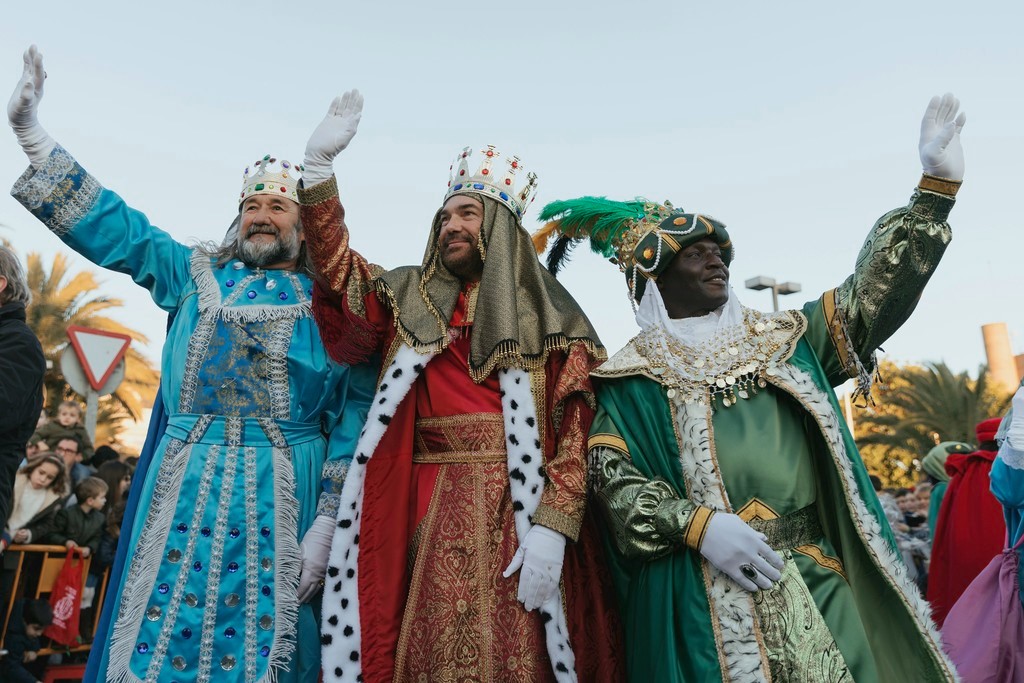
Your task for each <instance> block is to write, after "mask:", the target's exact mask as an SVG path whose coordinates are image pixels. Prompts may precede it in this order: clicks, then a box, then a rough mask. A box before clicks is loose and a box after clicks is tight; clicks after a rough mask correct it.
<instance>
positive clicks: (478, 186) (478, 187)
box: [473, 183, 484, 190]
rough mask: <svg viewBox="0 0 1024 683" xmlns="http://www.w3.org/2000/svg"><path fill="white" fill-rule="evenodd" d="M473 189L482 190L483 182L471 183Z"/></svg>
mask: <svg viewBox="0 0 1024 683" xmlns="http://www.w3.org/2000/svg"><path fill="white" fill-rule="evenodd" d="M473 189H474V190H482V189H484V184H483V183H473Z"/></svg>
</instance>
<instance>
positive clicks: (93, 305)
mask: <svg viewBox="0 0 1024 683" xmlns="http://www.w3.org/2000/svg"><path fill="white" fill-rule="evenodd" d="M25 264H26V275H27V277H28V286H29V289H30V290H31V291H32V303H31V305H29V307H28V309H27V311H26V317H27V322H28V326H29V327H30V328H32V330H33V331H34V332H35V333H36V336H37V337H39V342H40V344H42V346H43V354H44V355H45V356H46V359H47V360H48V361H50V363H51V366H50V368H49V369H48V370H47V371H46V376H45V378H44V384H45V386H46V411H47V413H48V414H50V415H52V414H53V412H54V410H55V409H56V407H57V404H58V403H60V402H61V401H62V400H64V399H66V398H73V399H76V400H82V397H80V396H78V395H77V394H76V393H75V392H73V391H72V390H71V387H69V386H68V385H67V383H66V382H65V381H64V376H63V375H62V374H61V371H60V356H61V353H62V352H63V351H64V348H65V347H66V346H67V345H68V335H67V328H68V326H69V325H81V326H83V327H92V328H96V329H99V330H105V331H108V332H119V333H122V334H127V335H129V336H130V337H131V338H132V339H133V340H134V341H136V342H139V343H143V344H145V343H147V341H148V340H147V339H146V337H145V336H144V335H143V334H142V333H140V332H137V331H136V330H133V329H131V328H129V327H126V326H124V325H122V324H121V323H119V322H117V321H115V320H111V319H110V318H108V317H106V315H104V313H106V312H108V311H110V310H112V309H116V308H119V307H121V306H123V305H124V302H122V301H121V300H120V299H115V298H112V297H108V296H103V295H101V294H99V293H98V290H99V283H98V282H97V281H96V277H95V275H94V274H93V273H92V272H90V271H80V272H77V273H71V272H70V270H69V263H68V258H67V257H66V256H65V255H63V254H57V255H56V256H55V257H54V259H53V263H52V264H50V268H49V272H47V269H46V268H45V266H44V264H43V261H42V258H41V256H40V255H39V254H36V253H29V254H28V255H27V256H26V259H25ZM125 362H126V365H125V378H124V381H123V382H122V383H121V386H119V387H118V389H117V391H115V392H114V393H113V394H111V395H110V396H106V397H103V398H101V399H100V401H99V413H98V415H97V420H96V439H95V442H96V445H101V444H112V445H114V447H115V448H117V447H118V446H120V444H119V443H118V441H117V436H118V434H119V433H120V432H122V431H123V430H124V426H125V425H124V422H125V421H126V420H134V421H136V422H137V421H138V420H139V419H141V417H142V411H143V409H144V408H146V407H149V406H151V405H152V404H153V398H154V396H155V395H156V390H157V388H158V386H159V382H160V373H159V372H158V371H157V369H156V368H155V367H153V365H152V364H151V363H150V362H149V360H148V359H147V358H146V357H145V356H143V355H142V354H140V353H139V352H138V351H137V350H136V349H135V348H134V346H129V347H128V351H127V353H126V355H125Z"/></svg>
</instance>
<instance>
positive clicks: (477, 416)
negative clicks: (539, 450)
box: [412, 413, 507, 464]
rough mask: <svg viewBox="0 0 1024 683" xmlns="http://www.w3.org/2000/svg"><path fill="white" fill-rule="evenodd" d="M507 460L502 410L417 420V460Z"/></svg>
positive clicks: (415, 442)
mask: <svg viewBox="0 0 1024 683" xmlns="http://www.w3.org/2000/svg"><path fill="white" fill-rule="evenodd" d="M506 460H507V456H506V451H505V419H504V418H503V417H502V415H501V413H465V414H463V415H451V416H448V417H425V418H420V419H418V420H416V434H415V438H414V439H413V453H412V461H413V462H414V463H438V464H451V463H495V462H505V461H506Z"/></svg>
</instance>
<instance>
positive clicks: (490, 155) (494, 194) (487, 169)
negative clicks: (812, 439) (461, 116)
mask: <svg viewBox="0 0 1024 683" xmlns="http://www.w3.org/2000/svg"><path fill="white" fill-rule="evenodd" d="M470 154H472V150H471V148H469V147H464V148H463V149H462V152H461V153H460V154H459V156H458V157H456V159H455V161H453V162H452V165H451V167H450V168H449V176H448V192H447V193H446V194H445V196H444V200H445V201H448V198H449V197H451V196H453V195H456V194H466V193H470V194H481V195H483V196H485V197H491V198H492V199H496V200H498V201H499V202H501V203H502V204H504V205H505V206H507V207H508V208H509V210H511V211H512V213H514V214H515V215H516V217H517V218H520V219H521V218H522V217H523V213H524V212H525V211H526V209H527V208H528V207H529V206H530V204H531V203H532V202H533V200H534V199H536V197H535V195H534V193H535V192H536V191H537V174H536V173H533V172H530V173H527V174H526V184H525V185H524V186H523V187H522V188H521V189H519V190H517V189H516V173H518V172H519V171H521V170H522V168H523V164H522V162H520V161H519V157H517V156H514V155H513V156H510V157H508V158H506V159H505V164H506V166H507V168H505V169H504V172H502V171H501V169H500V167H499V168H498V169H496V168H495V163H496V162H497V161H498V157H500V156H501V152H499V151H498V150H496V149H495V148H494V145H487V147H486V148H485V149H482V150H480V155H481V157H480V167H479V168H478V169H477V170H476V173H474V174H473V175H470V174H469V156H470ZM499 166H500V165H499Z"/></svg>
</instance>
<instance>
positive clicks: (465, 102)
mask: <svg viewBox="0 0 1024 683" xmlns="http://www.w3.org/2000/svg"><path fill="white" fill-rule="evenodd" d="M1022 7H1024V5H1021V3H1018V2H1010V1H1009V0H1006V1H1004V2H984V1H982V2H974V3H970V4H968V3H962V2H945V1H942V0H938V1H935V2H928V3H923V2H901V3H896V2H891V1H890V2H876V1H873V0H868V1H866V2H860V3H821V2H785V3H753V2H742V1H740V2H731V3H725V2H722V3H713V2H702V3H693V2H686V1H683V0H675V1H664V2H653V1H644V0H641V1H634V2H630V3H610V2H576V1H575V0H572V1H567V2H533V1H532V0H531V1H526V2H515V3H451V4H445V3H427V2H405V1H404V0H402V1H396V2H390V3H353V2H337V1H335V2H319V1H317V2H287V3H286V2H280V1H279V2H267V1H264V0H251V1H249V2H245V3H238V2H209V1H207V2H195V1H193V0H180V1H179V2H176V3H138V2H120V1H118V2H102V1H101V2H95V3H81V2H77V1H76V2H46V1H44V0H40V2H36V3H33V4H31V5H29V4H25V6H24V9H23V10H21V11H19V12H5V13H4V17H3V20H2V21H0V95H3V96H8V93H10V92H12V91H13V89H14V87H15V85H16V84H17V82H18V79H19V78H20V75H21V68H22V66H21V64H22V62H21V54H22V52H23V51H24V49H26V48H27V47H28V46H29V45H30V44H32V43H35V44H37V45H38V46H39V48H40V50H41V51H42V53H43V55H44V59H45V67H46V70H47V72H48V79H47V81H46V91H45V94H44V97H43V101H42V105H41V108H40V113H39V118H40V122H41V124H42V125H43V126H44V127H45V128H46V129H47V130H48V131H49V133H50V134H51V135H52V136H53V137H54V138H55V139H56V140H57V141H58V142H59V143H60V144H62V145H63V146H64V147H65V148H67V149H68V150H69V151H70V152H71V153H72V154H73V155H74V156H75V157H76V158H77V159H78V161H79V162H80V163H82V165H83V166H84V167H85V168H87V169H88V170H89V171H90V172H91V173H92V174H93V175H95V176H96V177H97V178H99V179H100V181H101V182H102V183H103V184H104V186H105V187H107V188H109V189H111V190H114V191H116V192H118V193H119V194H120V195H121V196H122V197H124V198H125V200H126V201H127V202H128V203H129V204H130V205H131V206H133V207H135V208H137V209H139V210H141V211H143V212H145V213H146V215H147V216H148V217H149V219H150V221H151V222H152V223H153V224H154V225H158V226H160V227H161V228H163V229H164V230H166V231H168V232H169V233H171V234H172V235H173V236H174V237H175V238H177V239H179V240H180V241H183V242H186V243H188V242H191V241H195V240H197V239H198V240H208V239H219V238H220V237H221V236H222V235H223V233H224V231H225V229H226V228H227V226H228V224H229V223H230V221H231V218H232V216H233V213H234V211H235V210H236V208H235V207H236V205H235V198H236V197H237V195H238V192H239V190H240V189H241V180H242V170H243V169H244V167H245V166H246V165H247V164H249V163H251V162H252V161H254V160H256V159H258V158H261V157H262V156H263V155H264V154H267V153H270V154H273V155H275V156H277V157H279V158H285V159H290V160H292V161H296V162H298V161H301V157H302V153H303V150H304V149H305V143H306V140H307V139H308V137H309V134H310V133H311V132H312V131H313V129H314V128H315V127H316V125H317V123H318V122H319V121H320V120H321V118H322V117H323V115H324V113H325V112H326V109H327V106H328V104H329V103H330V101H331V100H332V98H333V97H334V96H335V95H337V94H340V93H342V92H343V91H345V90H347V89H350V88H358V89H359V90H360V91H361V92H362V93H363V95H364V97H365V100H366V104H365V108H364V113H363V118H362V123H361V124H360V128H359V133H358V135H357V136H356V138H355V140H354V141H353V142H352V145H351V146H350V147H349V149H347V150H346V151H344V152H343V153H342V154H341V156H340V157H339V158H338V159H337V160H336V162H335V169H336V172H337V176H338V181H339V185H340V188H341V189H340V192H341V198H342V201H343V203H344V205H345V208H346V211H347V222H348V225H349V228H350V230H351V233H352V238H351V242H352V246H353V247H354V248H355V249H357V250H359V251H360V252H361V253H363V254H364V255H365V256H366V257H367V258H369V259H370V260H371V261H373V262H376V263H379V264H381V265H383V266H384V267H388V268H390V267H396V266H400V265H405V264H410V263H418V262H419V261H420V259H421V258H422V255H423V251H424V247H425V241H426V236H427V233H428V230H429V226H430V220H431V218H432V216H433V214H434V212H435V210H436V209H437V207H438V206H439V204H440V203H441V201H442V199H443V196H444V191H445V187H446V185H447V182H448V168H449V165H450V163H451V160H452V159H453V158H454V157H455V156H456V154H457V153H458V152H459V151H460V150H461V149H462V147H464V146H466V145H471V146H473V147H475V148H477V149H479V148H480V147H482V146H484V145H486V144H494V145H497V147H498V148H499V149H500V150H502V151H503V152H504V153H506V154H516V155H518V156H519V157H520V158H521V159H522V161H523V164H524V167H525V168H526V169H527V170H532V171H534V172H536V173H537V174H538V176H539V192H538V198H537V201H536V202H535V203H534V207H533V210H532V211H531V212H529V213H527V215H526V217H525V224H526V225H527V227H528V229H530V230H531V231H532V230H534V229H536V228H537V227H539V224H538V223H537V222H536V215H537V212H538V208H539V207H540V206H542V205H543V204H544V203H546V202H548V201H552V200H555V199H566V198H572V197H577V196H582V195H604V196H608V197H610V198H614V199H631V198H633V197H636V196H644V197H646V198H648V199H652V200H656V201H663V200H666V199H668V200H670V201H672V202H673V204H675V205H676V206H679V207H683V208H685V209H686V210H687V211H691V212H701V213H707V214H710V215H713V216H715V217H716V218H717V219H719V220H721V221H723V222H724V223H725V224H726V225H727V226H728V229H729V233H730V235H731V236H732V238H733V241H734V243H735V245H736V259H735V261H734V262H733V264H732V276H731V280H732V282H733V284H734V286H735V287H736V292H737V294H739V295H740V297H741V299H742V301H743V302H744V303H745V304H747V305H749V306H752V307H754V308H760V309H762V310H765V309H767V310H770V308H771V295H770V293H769V292H754V291H750V290H744V289H743V288H742V286H743V285H742V283H743V282H744V281H745V280H746V279H748V278H751V277H753V276H756V275H767V276H770V277H774V278H776V279H777V280H779V281H795V282H799V283H800V284H801V286H802V292H801V293H799V294H794V295H790V296H787V297H783V298H782V302H781V303H782V305H783V306H787V307H799V306H800V305H802V304H803V303H804V302H805V301H807V300H810V299H814V298H817V297H818V296H819V295H820V293H821V292H823V291H825V290H828V289H831V288H832V287H835V286H836V285H838V284H840V283H841V282H842V281H843V280H844V279H845V278H846V277H847V276H848V275H849V274H850V273H851V272H852V268H853V264H854V261H855V258H856V256H857V252H858V251H859V249H860V247H861V244H862V243H863V241H864V238H865V236H866V235H867V233H868V231H869V230H870V228H871V226H872V224H873V223H874V221H875V220H876V219H877V218H878V217H879V216H881V215H882V214H884V213H885V212H887V211H889V210H890V209H894V208H898V207H900V206H903V205H905V204H906V202H907V201H908V199H909V197H910V194H911V192H912V191H913V189H914V187H915V185H916V183H917V181H918V179H919V178H920V173H921V167H920V162H919V159H918V154H917V143H918V132H919V126H920V120H921V115H922V114H923V112H924V109H925V106H926V105H927V103H928V100H929V99H930V97H931V96H932V95H936V94H942V93H943V92H947V91H951V92H953V93H954V94H956V95H957V96H958V97H959V98H960V100H961V103H962V108H963V110H964V111H966V113H967V125H966V127H965V128H964V131H963V146H964V149H965V155H966V177H965V182H964V185H963V188H962V189H961V191H960V195H959V197H958V199H957V205H956V207H955V208H954V210H953V213H952V215H951V217H950V223H951V225H952V228H953V235H954V237H953V242H952V243H951V244H950V246H949V248H948V250H947V251H946V254H945V257H944V258H943V261H942V263H941V265H940V266H939V269H938V271H937V272H936V274H935V275H934V277H933V278H932V281H931V282H930V283H929V285H928V287H927V289H926V291H925V293H924V296H923V298H922V300H921V302H920V303H919V305H918V307H917V310H916V311H915V313H914V315H913V316H912V317H911V319H910V320H909V322H907V323H906V324H905V325H904V326H903V327H902V328H901V329H900V330H899V331H898V332H897V333H896V334H895V336H894V337H893V338H892V339H890V340H889V341H888V342H887V343H886V344H884V349H885V352H886V355H887V356H888V357H889V358H890V359H892V360H895V361H897V362H910V361H913V362H923V361H939V360H942V361H945V362H947V363H948V364H949V365H950V366H951V367H953V368H954V369H955V370H969V371H971V372H972V373H973V372H975V371H976V370H977V368H978V365H979V364H980V363H982V362H984V347H983V345H982V337H981V331H980V326H981V325H982V324H985V323H991V322H1006V323H1007V324H1008V326H1009V329H1010V332H1011V339H1012V346H1013V350H1014V352H1015V353H1021V352H1024V315H1022V308H1021V305H1020V292H1021V291H1024V269H1022V268H1020V267H1019V264H1020V263H1021V254H1022V253H1024V231H1022V227H1024V225H1022V222H1024V221H1022V217H1021V214H1020V211H1019V208H1018V207H1019V204H1018V202H1019V199H1018V196H1019V195H1020V193H1021V192H1022V188H1021V180H1022V177H1024V173H1022V169H1021V166H1022V161H1024V79H1022V75H1024V42H1022V41H1021V40H1020V36H1019V27H1020V26H1021V25H1022V21H1024V9H1022ZM5 130H7V131H8V132H6V133H5V132H3V131H0V184H3V185H5V186H6V187H10V186H11V185H12V184H13V183H14V181H15V180H16V179H17V178H18V176H19V175H20V174H21V173H22V171H23V170H24V169H25V168H26V165H27V161H26V158H25V156H24V155H23V153H22V152H21V149H20V147H18V145H17V143H16V140H15V138H14V135H13V133H10V132H9V129H5ZM474 168H475V167H474ZM471 170H472V169H471ZM0 224H2V226H3V227H0V237H4V238H6V239H8V240H10V241H11V242H12V243H13V244H14V246H15V248H16V249H17V250H19V252H21V253H22V254H24V253H26V252H40V253H42V254H43V255H44V257H45V258H46V260H47V261H48V260H50V259H51V258H52V256H53V255H54V254H56V253H57V252H60V251H66V248H65V247H64V246H63V245H62V243H61V242H60V241H59V240H58V239H57V238H56V237H55V236H53V235H51V234H50V233H49V232H47V231H46V229H45V228H44V227H43V226H42V225H41V224H39V223H38V222H36V221H35V219H34V218H33V217H32V216H31V215H30V214H29V213H28V212H26V211H25V210H24V209H23V208H22V207H21V206H20V205H19V204H18V203H17V202H16V201H14V200H13V199H12V198H11V197H10V196H9V195H8V194H7V193H6V192H5V193H2V194H0ZM73 263H74V266H75V267H76V268H89V267H91V266H90V264H88V262H86V261H85V260H84V259H82V258H81V257H77V256H76V257H75V260H74V262H73ZM560 277H561V278H562V280H563V282H564V283H565V284H566V286H567V287H568V288H569V290H570V291H571V292H573V293H574V294H575V295H576V296H577V298H578V299H579V301H580V303H581V305H582V306H583V308H584V310H585V311H586V312H587V313H588V315H589V316H590V317H591V319H592V321H593V322H594V325H595V327H596V328H597V330H598V333H599V334H600V335H601V337H602V339H603V341H604V342H605V344H606V346H607V347H608V348H609V350H610V351H614V350H616V349H618V348H620V347H621V346H622V345H623V344H625V343H626V342H627V341H628V340H629V338H630V337H632V336H633V335H634V334H635V333H636V332H637V331H638V330H637V327H636V324H635V322H634V320H633V313H632V310H631V308H630V305H629V302H628V299H627V295H626V287H625V281H624V278H623V277H622V275H621V274H620V273H619V272H618V269H617V268H616V267H615V266H613V265H611V264H609V263H607V262H606V261H604V260H602V259H600V258H598V257H596V256H594V255H592V254H589V253H587V252H586V250H585V249H578V250H577V252H576V255H575V257H574V258H573V260H572V262H571V264H570V265H569V266H568V268H566V270H565V274H564V275H562V276H560ZM101 279H102V282H103V285H102V293H103V294H107V295H111V296H116V297H119V298H121V299H123V300H124V302H125V307H124V308H123V309H120V310H119V311H116V312H114V313H113V314H112V317H115V318H117V319H119V320H121V321H122V322H124V323H126V324H129V325H130V326H132V327H134V328H136V329H138V330H140V331H141V332H143V333H144V334H146V335H147V336H148V337H149V339H150V344H149V346H148V347H145V348H142V349H141V350H142V351H143V353H145V354H147V355H149V356H151V357H153V358H156V357H158V355H159V353H160V349H161V347H162V342H163V329H164V324H165V316H164V315H163V314H162V313H161V312H160V311H159V310H158V309H157V308H156V306H155V305H154V304H153V303H152V302H151V300H150V299H149V296H148V294H147V293H146V292H145V291H144V290H142V289H141V288H139V287H137V286H136V285H134V284H133V283H132V282H131V280H130V279H129V278H128V277H127V276H125V275H120V274H116V273H109V272H108V273H104V274H103V276H102V278H101Z"/></svg>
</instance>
